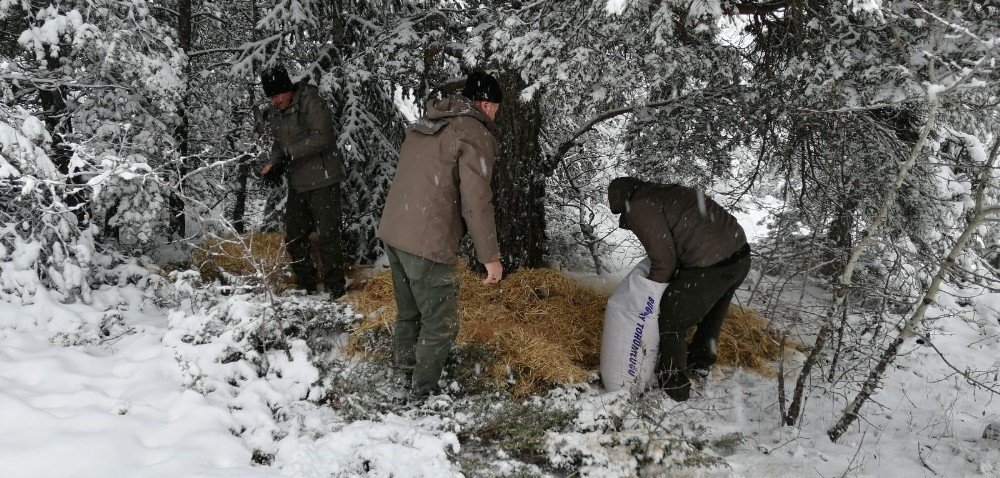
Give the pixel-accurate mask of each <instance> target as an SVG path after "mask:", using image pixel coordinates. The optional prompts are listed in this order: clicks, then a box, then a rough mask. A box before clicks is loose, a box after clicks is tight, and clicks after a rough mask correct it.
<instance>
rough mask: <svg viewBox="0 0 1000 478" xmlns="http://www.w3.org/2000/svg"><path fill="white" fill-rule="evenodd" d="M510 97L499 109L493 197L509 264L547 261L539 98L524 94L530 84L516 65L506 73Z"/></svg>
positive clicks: (531, 265)
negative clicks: (527, 97)
mask: <svg viewBox="0 0 1000 478" xmlns="http://www.w3.org/2000/svg"><path fill="white" fill-rule="evenodd" d="M499 80H500V84H501V85H502V86H503V88H504V102H503V106H501V107H500V112H499V113H498V114H497V129H498V130H499V136H500V137H499V138H498V139H499V141H500V151H499V155H498V157H497V162H496V167H495V170H494V173H493V203H494V206H495V208H496V220H497V235H498V238H499V242H500V254H501V261H502V262H503V265H504V268H505V269H506V270H507V271H509V272H513V271H514V270H516V269H518V268H521V267H528V268H537V267H541V266H542V260H543V259H544V254H545V173H544V166H545V163H544V161H543V159H544V158H543V156H542V148H541V146H540V145H539V141H538V139H539V135H540V133H541V130H542V120H543V118H542V110H541V107H540V105H539V102H538V100H537V99H533V100H531V101H528V102H522V101H521V100H520V96H521V90H523V89H524V88H526V87H527V84H525V82H524V80H522V79H521V77H520V75H519V74H518V73H517V72H515V71H504V72H503V73H502V74H501V75H500V78H499Z"/></svg>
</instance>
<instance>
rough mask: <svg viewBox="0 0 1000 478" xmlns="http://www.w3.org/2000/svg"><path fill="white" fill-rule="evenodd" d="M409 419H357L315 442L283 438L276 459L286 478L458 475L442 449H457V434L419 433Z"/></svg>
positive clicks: (405, 477)
mask: <svg viewBox="0 0 1000 478" xmlns="http://www.w3.org/2000/svg"><path fill="white" fill-rule="evenodd" d="M416 427H417V425H416V424H415V423H414V422H412V421H411V420H408V419H405V418H402V417H399V416H396V415H389V416H387V417H386V418H385V420H384V421H381V422H372V421H368V420H362V421H357V422H354V423H351V424H350V425H347V426H345V427H344V428H342V429H340V430H338V431H336V432H333V433H330V434H328V435H325V436H323V437H321V438H319V439H318V440H311V439H302V438H299V437H295V438H287V439H285V440H283V441H282V443H281V451H279V452H278V454H277V456H276V460H275V461H276V463H277V464H279V465H283V466H282V473H283V474H285V475H286V476H294V477H302V478H312V477H316V478H326V477H329V476H330V472H331V470H336V473H337V475H336V476H356V475H365V476H372V477H384V478H390V477H396V478H408V477H414V478H415V477H423V476H441V477H444V476H462V475H461V473H460V472H459V471H458V470H457V469H456V468H455V467H454V465H452V464H451V462H450V460H449V458H448V455H447V453H446V450H449V449H450V450H452V451H456V452H457V451H458V448H459V445H458V438H457V437H455V435H454V434H452V433H445V434H444V435H443V436H435V435H432V434H428V433H424V432H421V431H419V430H418V429H417V428H416Z"/></svg>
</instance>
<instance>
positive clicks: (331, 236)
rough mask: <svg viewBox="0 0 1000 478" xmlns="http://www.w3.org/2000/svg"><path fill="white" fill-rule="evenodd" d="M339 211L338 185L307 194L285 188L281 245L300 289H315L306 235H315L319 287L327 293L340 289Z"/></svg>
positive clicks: (341, 289) (342, 257) (341, 265)
mask: <svg viewBox="0 0 1000 478" xmlns="http://www.w3.org/2000/svg"><path fill="white" fill-rule="evenodd" d="M341 220H342V212H341V205H340V184H339V183H338V184H334V185H332V186H326V187H322V188H318V189H313V190H311V191H304V192H301V193H299V192H295V190H294V189H292V188H288V201H287V203H286V204H285V245H286V247H287V248H288V255H290V256H291V257H292V271H294V272H295V281H296V283H297V284H298V286H299V288H300V289H308V290H316V285H317V280H316V267H315V266H314V265H313V261H312V257H310V255H309V233H310V232H312V231H313V230H315V231H316V235H317V236H319V244H318V245H319V256H320V260H322V262H323V284H324V285H325V286H326V290H327V291H328V292H343V290H344V284H345V281H344V253H343V250H342V249H341V244H340V234H341V232H340V228H341Z"/></svg>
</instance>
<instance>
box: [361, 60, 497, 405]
mask: <svg viewBox="0 0 1000 478" xmlns="http://www.w3.org/2000/svg"><path fill="white" fill-rule="evenodd" d="M501 99H502V92H501V90H500V84H499V83H498V82H497V80H496V79H494V78H493V77H492V76H490V75H487V74H485V73H473V74H472V75H470V76H469V78H468V79H467V81H466V83H465V87H464V88H463V90H462V94H461V95H456V96H452V97H449V98H445V99H443V100H440V101H437V102H433V101H432V102H430V103H428V105H427V112H426V114H425V115H424V116H423V117H422V118H420V119H419V120H417V121H416V122H415V123H413V124H412V125H411V126H410V127H409V128H407V132H406V139H405V141H404V142H403V148H402V150H401V151H400V152H399V164H398V165H397V167H396V177H395V179H393V182H392V186H391V187H390V188H389V196H388V198H386V202H385V210H384V211H383V212H382V220H381V222H380V223H379V237H381V238H382V241H383V242H384V243H385V250H386V255H387V256H388V258H389V267H390V268H391V269H392V280H393V291H394V293H395V297H396V307H397V309H398V310H399V312H398V314H397V316H396V330H395V332H394V334H393V362H394V365H395V366H396V367H397V368H399V369H401V370H403V371H404V373H405V374H406V375H407V377H408V378H407V382H408V385H409V388H410V392H409V394H408V396H407V398H406V399H407V400H408V401H416V400H422V399H424V398H426V397H427V396H428V395H430V394H431V393H433V392H434V391H436V390H437V387H438V381H439V380H440V379H441V372H442V370H443V369H444V364H445V361H446V360H447V358H448V354H449V352H450V351H451V347H452V344H453V343H454V341H455V336H456V335H457V333H458V309H457V306H456V298H457V295H458V279H457V275H456V270H455V267H456V264H457V263H458V250H459V242H460V241H461V239H462V237H463V236H464V235H465V233H466V231H468V232H470V233H471V235H472V241H473V243H474V244H475V248H476V255H477V258H478V259H479V261H480V262H482V263H483V264H484V265H485V266H486V272H487V276H486V280H485V282H487V283H495V282H498V281H499V280H500V279H501V278H502V277H503V266H501V265H500V247H499V245H498V243H497V231H496V222H495V220H494V216H493V192H492V190H491V189H490V179H491V177H492V175H493V163H494V160H495V159H496V151H497V141H496V139H495V137H494V126H493V119H494V117H495V116H496V113H497V111H498V110H499V109H500V101H501Z"/></svg>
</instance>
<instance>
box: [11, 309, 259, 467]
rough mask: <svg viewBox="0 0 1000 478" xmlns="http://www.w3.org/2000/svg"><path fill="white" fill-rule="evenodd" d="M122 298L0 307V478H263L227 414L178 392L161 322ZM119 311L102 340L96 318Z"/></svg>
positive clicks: (180, 388)
mask: <svg viewBox="0 0 1000 478" xmlns="http://www.w3.org/2000/svg"><path fill="white" fill-rule="evenodd" d="M128 292H129V291H126V292H122V291H121V290H119V289H115V290H113V291H106V293H97V294H95V295H94V297H95V302H94V304H93V305H90V306H84V305H70V306H65V305H62V304H59V303H58V302H53V301H52V300H51V298H50V297H49V296H48V294H46V293H45V292H44V291H40V292H39V293H38V294H37V295H36V299H37V302H36V303H35V304H33V305H29V306H15V305H12V304H6V303H0V476H5V477H12V478H13V477H56V476H74V477H95V478H98V477H101V478H105V477H128V476H164V477H167V476H170V477H177V476H219V477H224V476H225V477H252V476H271V475H272V474H271V473H266V472H264V471H263V470H259V469H255V468H254V467H252V466H251V462H250V458H251V453H250V451H249V450H248V449H247V448H246V447H245V446H244V445H243V444H242V443H241V441H240V439H239V438H238V437H236V436H234V435H233V434H232V433H231V432H230V431H229V429H230V428H231V427H232V426H233V420H232V417H230V416H229V414H228V413H226V411H225V410H224V409H220V408H218V407H215V406H213V405H211V404H210V403H209V402H208V401H207V400H206V399H205V397H204V396H202V395H201V394H199V393H197V392H195V391H193V390H190V389H187V388H185V387H183V386H181V374H180V371H179V368H178V364H177V361H176V360H175V359H174V357H173V355H172V354H171V353H170V352H169V351H168V350H167V349H166V348H165V347H164V346H163V344H162V343H161V339H162V338H163V334H164V331H165V330H166V320H165V315H164V314H163V312H161V311H157V310H148V309H147V312H143V311H142V310H139V309H140V304H141V302H143V299H141V297H140V296H139V294H138V293H135V291H131V292H133V293H128ZM119 307H121V308H123V309H125V310H124V311H122V312H121V315H122V320H121V321H120V322H118V323H116V324H114V325H113V326H112V327H104V330H106V331H107V332H110V335H107V336H105V334H104V333H103V332H101V323H102V321H103V319H104V318H105V317H107V316H109V314H106V313H105V312H104V309H108V310H110V311H114V312H112V314H114V313H116V312H117V309H118V308H119ZM130 329H131V330H130ZM63 340H66V341H68V342H72V344H68V345H65V346H64V345H61V344H60V343H59V342H61V341H63ZM53 342H55V343H53Z"/></svg>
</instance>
